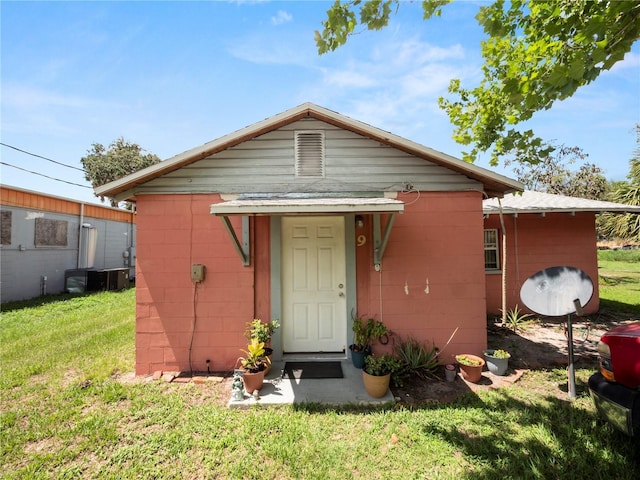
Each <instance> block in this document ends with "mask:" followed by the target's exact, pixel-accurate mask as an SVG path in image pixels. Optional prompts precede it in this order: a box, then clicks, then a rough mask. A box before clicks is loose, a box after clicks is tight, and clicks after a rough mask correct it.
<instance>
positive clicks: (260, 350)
mask: <svg viewBox="0 0 640 480" xmlns="http://www.w3.org/2000/svg"><path fill="white" fill-rule="evenodd" d="M243 353H244V354H245V356H244V357H240V363H241V364H242V368H244V369H245V370H247V371H248V372H251V373H257V372H260V371H262V370H264V369H265V367H266V364H265V362H264V358H263V357H264V342H260V341H258V339H257V338H254V339H252V340H251V343H250V344H249V345H248V346H247V349H246V350H243Z"/></svg>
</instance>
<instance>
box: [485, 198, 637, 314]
mask: <svg viewBox="0 0 640 480" xmlns="http://www.w3.org/2000/svg"><path fill="white" fill-rule="evenodd" d="M483 203H484V206H483V211H484V217H485V221H484V237H485V252H486V260H485V262H486V263H485V268H486V271H487V277H486V286H487V312H488V313H489V314H492V315H500V313H501V309H502V273H503V272H506V289H505V292H506V307H507V310H510V309H513V308H514V307H515V306H516V305H518V306H519V307H520V309H522V310H524V311H528V310H527V309H526V308H524V305H523V303H522V301H521V299H520V288H521V287H522V284H523V283H524V282H525V281H526V280H527V278H529V277H530V276H531V275H533V274H534V273H536V272H538V271H540V270H543V269H546V268H549V267H554V266H570V267H575V268H578V269H580V270H582V271H583V272H585V273H586V274H587V275H588V276H589V278H591V281H592V283H593V296H592V297H591V300H590V301H589V303H587V305H585V306H584V312H585V313H586V314H591V313H595V312H597V311H598V308H599V306H600V298H599V289H598V254H597V242H596V240H597V239H596V214H598V213H604V212H611V213H640V207H638V206H633V205H623V204H619V203H612V202H603V201H599V200H589V199H585V198H575V197H567V196H564V195H552V194H548V193H540V192H532V191H526V192H524V193H522V194H508V195H505V196H504V198H503V199H502V200H501V201H500V202H498V200H497V199H496V198H492V199H487V200H484V202H483ZM500 210H502V215H503V222H504V231H503V229H502V228H501V224H500ZM505 241H506V264H505V265H502V263H503V253H504V252H505V250H503V249H504V248H505Z"/></svg>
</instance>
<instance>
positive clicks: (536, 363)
mask: <svg viewBox="0 0 640 480" xmlns="http://www.w3.org/2000/svg"><path fill="white" fill-rule="evenodd" d="M634 321H637V320H632V319H627V320H620V319H614V318H599V319H598V322H597V323H595V322H592V321H590V320H585V319H580V318H576V319H572V322H571V323H572V326H573V329H572V332H573V345H574V349H573V354H574V365H575V367H576V368H596V367H597V360H598V350H597V349H598V342H599V341H600V337H601V336H602V334H604V333H605V332H606V331H607V330H610V329H611V328H613V327H615V326H618V325H623V324H627V323H631V322H634ZM487 328H488V330H487V337H488V339H487V343H488V346H489V348H494V349H498V348H501V349H504V350H507V351H508V352H509V353H510V354H511V358H510V360H509V370H508V371H507V375H505V376H496V375H493V374H491V373H490V372H488V371H484V372H483V373H482V379H481V380H480V382H479V383H477V384H476V383H470V382H466V381H465V380H463V379H462V377H461V376H460V375H459V374H458V375H457V376H456V379H455V381H453V382H447V381H445V380H444V378H445V373H444V367H441V368H440V370H439V371H437V372H436V375H437V379H433V380H426V381H415V382H411V383H409V384H406V385H404V386H403V387H401V388H392V391H393V393H394V395H395V397H396V399H397V400H398V401H399V402H401V403H403V404H406V405H409V406H416V405H420V404H424V403H434V402H439V403H442V402H452V401H454V400H456V399H457V398H458V397H460V396H461V395H463V394H465V393H469V392H477V391H480V390H489V389H497V388H502V387H505V386H508V385H512V384H513V383H515V382H517V381H518V380H520V378H521V377H522V375H523V374H524V373H525V372H527V371H528V370H538V369H545V368H557V367H566V366H567V365H568V363H569V362H568V358H569V353H568V351H569V347H568V345H569V344H568V340H567V326H566V318H564V319H558V318H543V319H541V320H537V321H535V322H528V323H526V324H525V325H523V328H521V329H519V330H518V331H517V332H513V331H512V330H509V329H507V328H504V327H502V326H501V325H500V324H497V323H496V324H493V323H492V324H489V325H488V327H487ZM559 394H560V395H564V396H565V397H566V393H564V394H563V393H562V392H559Z"/></svg>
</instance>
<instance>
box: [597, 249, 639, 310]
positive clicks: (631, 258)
mask: <svg viewBox="0 0 640 480" xmlns="http://www.w3.org/2000/svg"><path fill="white" fill-rule="evenodd" d="M598 273H599V276H600V308H601V310H604V311H607V312H611V311H613V312H618V313H625V314H630V315H633V316H636V317H637V316H638V315H640V250H601V251H599V252H598Z"/></svg>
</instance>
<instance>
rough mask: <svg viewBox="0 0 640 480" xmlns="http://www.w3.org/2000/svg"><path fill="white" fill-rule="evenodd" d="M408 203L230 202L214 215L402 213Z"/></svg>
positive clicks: (322, 200) (386, 200)
mask: <svg viewBox="0 0 640 480" xmlns="http://www.w3.org/2000/svg"><path fill="white" fill-rule="evenodd" d="M402 212H404V203H403V202H401V201H400V200H394V199H392V198H296V199H290V198H287V199H261V200H230V201H228V202H222V203H214V204H213V205H211V210H210V213H211V214H212V215H216V216H227V215H293V214H296V215H300V214H305V215H306V214H308V215H312V214H329V213H333V214H348V213H402Z"/></svg>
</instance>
